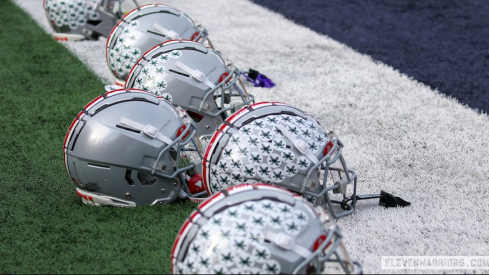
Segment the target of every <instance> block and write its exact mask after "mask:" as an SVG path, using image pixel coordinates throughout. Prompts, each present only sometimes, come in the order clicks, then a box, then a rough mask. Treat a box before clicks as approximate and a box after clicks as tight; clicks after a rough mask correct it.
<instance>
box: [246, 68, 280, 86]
mask: <svg viewBox="0 0 489 275" xmlns="http://www.w3.org/2000/svg"><path fill="white" fill-rule="evenodd" d="M241 74H242V75H244V77H245V78H246V79H247V80H248V81H249V82H251V83H253V84H254V85H255V87H263V88H272V87H274V86H275V83H273V81H272V80H270V78H268V77H266V76H265V75H264V74H261V73H260V72H259V71H256V70H253V69H250V70H249V71H248V72H241Z"/></svg>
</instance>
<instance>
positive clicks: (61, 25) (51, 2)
mask: <svg viewBox="0 0 489 275" xmlns="http://www.w3.org/2000/svg"><path fill="white" fill-rule="evenodd" d="M123 1H125V0H44V2H43V7H44V10H45V12H46V16H47V19H48V21H49V24H50V25H51V27H52V29H53V31H54V32H53V37H54V39H56V40H58V41H76V40H84V39H88V40H96V39H98V38H99V37H105V38H107V37H108V36H109V34H110V31H111V30H112V28H113V27H114V25H115V24H116V23H117V21H119V20H120V19H121V18H122V16H123V7H122V2H123ZM128 2H129V1H128Z"/></svg>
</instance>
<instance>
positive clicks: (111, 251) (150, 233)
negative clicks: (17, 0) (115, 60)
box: [0, 0, 196, 274]
mask: <svg viewBox="0 0 489 275" xmlns="http://www.w3.org/2000/svg"><path fill="white" fill-rule="evenodd" d="M40 9H41V7H40ZM40 12H42V11H40ZM75 43H76V42H75ZM0 64H1V66H0V76H1V83H0V98H1V100H0V129H1V131H2V133H1V135H0V202H1V211H0V238H1V239H0V272H2V273H23V274H25V273H78V274H81V273H83V274H86V273H153V274H154V273H169V272H170V253H171V248H172V245H173V241H174V238H175V235H176V233H177V231H178V229H179V228H180V226H181V224H182V223H183V221H184V220H185V218H186V217H187V216H188V214H189V213H190V212H191V211H192V210H193V209H194V207H195V206H196V205H195V204H194V203H191V202H188V201H184V202H182V201H179V202H176V203H173V204H171V205H164V206H158V207H149V206H148V207H139V208H112V207H99V208H97V207H90V206H86V205H83V204H82V202H81V200H80V198H79V197H78V196H77V195H76V193H75V186H74V184H73V183H72V182H71V180H70V179H69V177H68V174H67V173H66V170H65V168H64V164H63V150H62V147H63V140H64V137H65V134H66V131H67V130H68V127H69V125H70V123H71V121H72V120H73V118H74V117H75V116H76V115H77V114H78V112H79V111H80V110H81V108H82V107H83V106H84V105H85V104H86V103H88V102H89V101H90V100H91V99H93V98H94V97H96V96H98V95H99V94H101V93H103V92H104V85H103V83H102V82H101V81H100V80H99V79H98V78H97V77H96V76H95V75H94V74H92V73H91V72H90V71H89V70H88V69H87V68H86V67H85V66H84V65H83V64H82V63H81V62H80V61H79V60H78V59H77V58H76V57H74V56H73V55H72V54H71V53H70V52H69V51H68V50H67V49H66V48H64V47H63V46H62V45H61V44H59V43H57V42H56V41H54V40H53V39H52V38H51V37H50V36H49V35H48V34H46V33H45V32H44V31H43V30H42V29H41V28H40V27H39V26H38V25H37V24H36V23H35V22H34V21H33V20H32V19H31V18H30V17H29V16H28V15H26V14H25V13H24V12H23V11H22V10H21V9H20V8H18V7H17V6H16V5H14V4H13V3H11V2H10V1H6V0H0Z"/></svg>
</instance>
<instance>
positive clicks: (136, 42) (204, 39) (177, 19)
mask: <svg viewBox="0 0 489 275" xmlns="http://www.w3.org/2000/svg"><path fill="white" fill-rule="evenodd" d="M174 39H186V40H192V41H197V42H200V43H207V44H208V45H209V46H210V47H212V43H211V42H210V40H208V33H207V30H206V29H205V28H204V27H202V26H201V25H200V23H198V22H196V21H194V20H192V19H191V18H190V17H189V16H188V15H186V14H185V13H183V12H181V11H179V10H177V9H176V8H173V7H170V6H167V5H163V4H149V5H144V6H141V7H138V8H137V9H134V10H132V11H131V12H129V13H128V14H126V15H125V16H124V17H123V18H122V20H120V21H119V22H118V23H117V25H116V26H115V27H114V28H113V30H112V32H111V33H110V35H109V38H108V39H107V45H106V59H107V64H108V65H109V68H110V70H111V72H112V74H113V75H114V77H115V79H116V80H115V81H116V84H117V85H119V86H124V82H125V80H126V78H127V75H128V74H129V71H130V70H131V68H132V66H133V65H134V64H135V63H136V61H138V59H139V58H140V57H141V56H142V55H143V54H144V53H145V52H146V51H148V50H149V49H151V48H152V47H154V46H156V45H157V44H159V43H161V42H165V41H168V40H174Z"/></svg>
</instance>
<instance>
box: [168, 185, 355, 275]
mask: <svg viewBox="0 0 489 275" xmlns="http://www.w3.org/2000/svg"><path fill="white" fill-rule="evenodd" d="M171 262H172V273H173V274H306V273H308V274H320V273H325V274H340V273H346V274H352V273H361V272H362V266H361V265H360V264H359V263H357V262H352V260H351V259H350V256H349V254H348V252H347V250H346V248H345V246H344V244H343V242H342V234H341V231H340V228H339V227H338V225H337V224H336V223H335V222H334V220H333V219H332V218H330V216H329V215H328V214H327V213H326V212H325V211H324V209H323V208H322V207H313V206H312V204H310V203H308V202H307V201H306V200H305V199H304V198H302V197H301V196H299V195H297V194H293V193H291V192H289V191H287V190H285V189H282V188H279V187H275V186H272V185H267V184H254V185H252V184H241V185H236V186H233V187H229V188H228V189H225V190H222V191H220V192H218V193H216V194H214V195H213V196H212V197H210V198H208V199H207V200H206V201H204V202H203V203H201V204H200V205H199V207H198V208H197V209H196V210H195V211H193V212H192V213H191V214H190V216H189V218H188V219H187V220H186V221H185V222H184V224H183V225H182V227H181V229H180V231H179V233H178V234H177V236H176V240H175V243H174V245H173V251H172V256H171Z"/></svg>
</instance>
